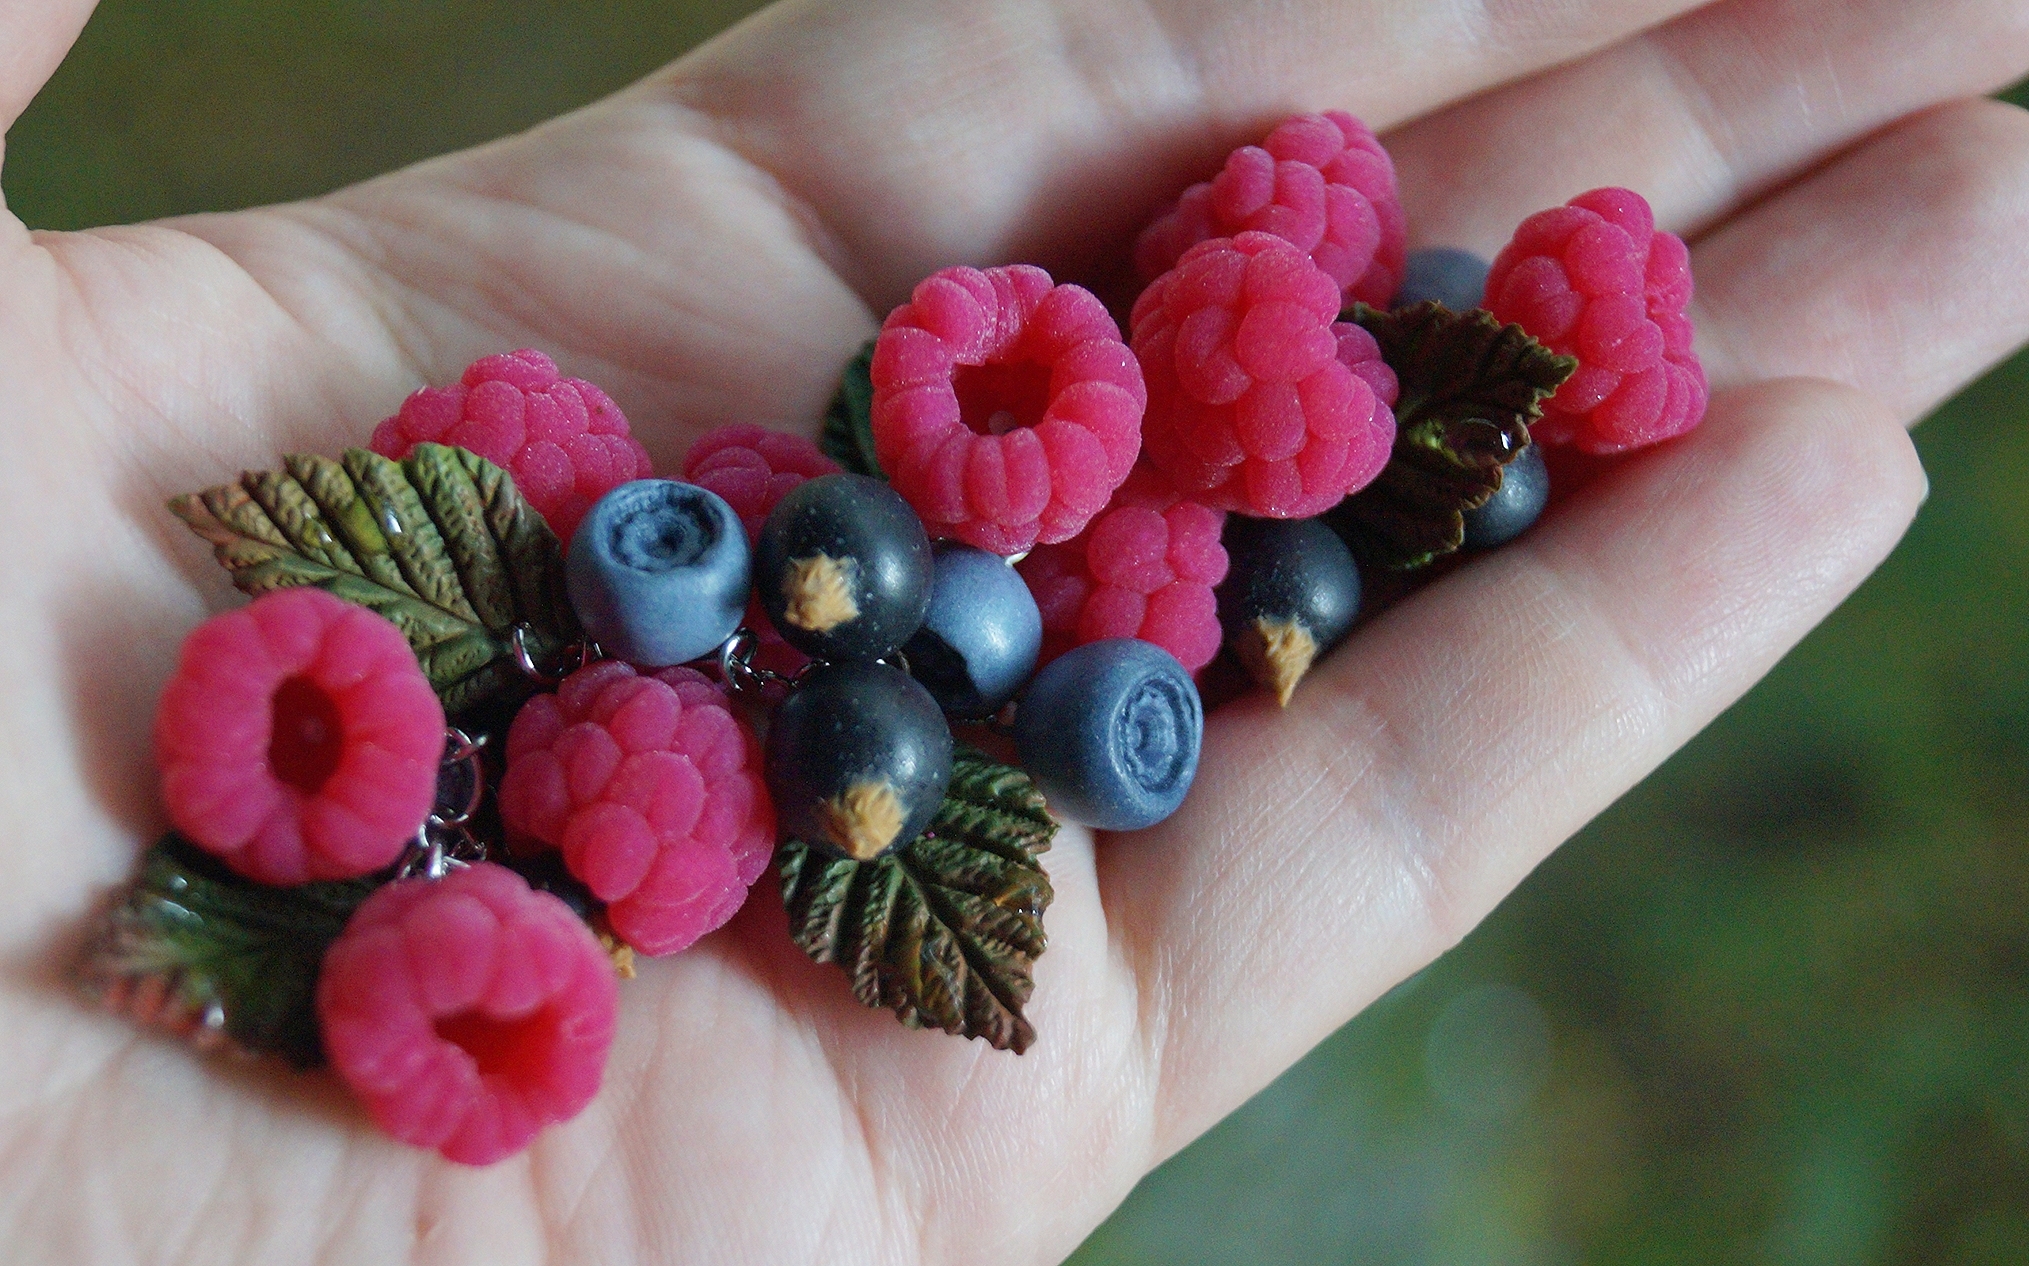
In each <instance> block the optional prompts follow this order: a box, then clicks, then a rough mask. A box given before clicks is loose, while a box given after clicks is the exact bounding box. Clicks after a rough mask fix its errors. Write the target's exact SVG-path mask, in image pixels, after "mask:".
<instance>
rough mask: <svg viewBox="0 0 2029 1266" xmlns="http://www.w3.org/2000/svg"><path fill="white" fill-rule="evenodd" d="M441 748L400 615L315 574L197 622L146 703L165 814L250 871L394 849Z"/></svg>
mask: <svg viewBox="0 0 2029 1266" xmlns="http://www.w3.org/2000/svg"><path fill="white" fill-rule="evenodd" d="M443 751H444V708H443V705H442V704H440V703H439V702H438V701H437V694H436V692H435V691H434V690H432V689H431V688H430V683H429V679H428V678H426V677H424V676H423V670H422V668H421V667H420V666H418V664H417V663H416V656H415V652H414V651H412V650H410V649H409V644H408V641H407V640H406V639H405V638H403V636H402V633H401V630H400V629H397V628H396V627H395V626H394V625H392V624H390V623H388V622H387V621H386V620H385V619H382V618H381V617H380V616H378V615H376V614H374V613H373V612H371V611H369V610H367V609H366V608H364V607H359V606H354V605H353V604H352V603H349V602H345V601H342V600H340V599H338V598H334V597H332V596H331V595H330V594H328V593H325V592H324V591H323V590H322V589H283V590H279V591H277V592H274V593H269V594H265V595H263V596H262V597H260V598H257V599H255V600H254V602H253V603H252V605H250V606H247V607H243V608H241V609H240V610H238V611H229V612H227V613H225V614H224V615H218V616H213V617H212V618H211V619H209V620H207V621H205V622H204V623H203V624H200V625H199V626H197V628H196V629H195V630H193V631H192V632H191V634H190V636H189V638H187V639H186V640H185V641H184V643H183V651H182V654H181V655H180V657H179V659H178V662H177V666H176V673H175V675H174V676H172V677H171V678H170V680H169V685H168V686H167V688H166V689H164V690H163V692H162V702H161V705H160V707H159V709H158V710H157V712H156V714H155V753H156V759H157V760H158V761H159V762H160V764H161V767H162V798H163V801H164V802H165V804H166V805H167V807H168V810H169V820H170V822H171V823H173V824H174V825H175V827H176V829H177V830H178V831H181V832H182V833H183V834H184V835H185V836H187V837H189V839H190V840H191V841H192V842H193V843H195V844H197V845H198V846H200V847H202V848H204V849H205V850H206V851H208V852H211V853H214V854H216V855H217V856H218V857H219V858H221V859H222V860H223V861H224V862H225V863H226V864H227V865H228V866H231V867H232V868H233V869H234V870H236V871H238V872H239V873H240V874H242V875H245V876H247V877H248V878H249V879H253V880H255V881H257V882H260V883H264V884H278V885H279V884H300V883H303V882H305V881H307V880H312V879H345V878H350V877H352V876H356V875H365V874H369V873H371V872H373V871H376V870H379V869H380V868H381V867H383V866H386V865H388V864H389V863H391V862H393V861H394V860H395V858H396V857H397V856H398V855H400V853H401V851H402V847H403V845H405V844H406V843H407V842H408V841H409V839H410V838H411V837H412V836H414V835H415V833H416V830H417V828H418V827H420V826H421V825H422V824H423V817H424V815H425V814H427V813H428V812H429V811H430V806H431V804H432V803H433V802H434V800H435V798H436V793H437V766H438V763H439V761H440V759H441V757H442V755H443Z"/></svg>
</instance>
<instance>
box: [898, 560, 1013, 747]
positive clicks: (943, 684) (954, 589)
mask: <svg viewBox="0 0 2029 1266" xmlns="http://www.w3.org/2000/svg"><path fill="white" fill-rule="evenodd" d="M932 553H933V555H934V556H935V559H936V564H935V566H936V577H935V579H934V580H933V581H932V582H931V585H930V610H929V613H928V614H927V615H925V616H924V617H923V627H922V628H920V629H918V630H916V635H915V636H914V637H912V638H910V639H909V641H908V644H907V645H905V646H904V647H903V648H902V653H903V654H904V655H906V656H908V657H909V671H910V672H911V673H913V674H914V675H915V678H916V680H917V681H920V682H922V683H923V685H924V686H926V687H927V688H928V689H929V691H930V693H931V695H932V696H934V697H935V698H936V700H937V703H938V706H940V707H942V708H943V709H944V711H946V712H948V713H950V714H951V715H952V716H955V717H962V718H965V719H967V720H978V719H980V718H982V717H989V716H992V715H993V714H994V713H995V712H998V711H999V710H1000V707H1001V705H1002V704H1004V703H1006V702H1007V701H1008V700H1010V699H1012V698H1014V696H1015V692H1016V691H1017V690H1020V689H1021V688H1022V683H1024V682H1026V681H1027V680H1028V679H1029V674H1030V673H1032V672H1034V671H1035V670H1036V656H1037V654H1038V653H1039V652H1040V651H1041V650H1042V645H1043V617H1042V613H1041V612H1040V611H1038V610H1037V609H1036V600H1035V598H1033V597H1032V596H1030V594H1029V587H1028V586H1027V585H1026V584H1024V583H1022V578H1021V575H1020V573H1018V572H1016V571H1015V569H1014V568H1013V567H1010V566H1009V565H1008V562H1007V560H1006V559H1005V558H1002V557H1001V556H1000V555H998V554H990V553H988V552H987V551H985V550H983V549H974V548H973V547H972V546H970V545H960V544H958V543H957V542H956V541H939V542H937V544H936V545H935V546H934V547H933V548H932Z"/></svg>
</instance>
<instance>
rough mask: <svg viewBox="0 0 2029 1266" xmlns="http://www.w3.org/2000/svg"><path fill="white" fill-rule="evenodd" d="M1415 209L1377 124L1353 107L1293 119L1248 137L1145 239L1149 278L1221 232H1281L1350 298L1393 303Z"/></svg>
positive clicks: (1139, 256)
mask: <svg viewBox="0 0 2029 1266" xmlns="http://www.w3.org/2000/svg"><path fill="white" fill-rule="evenodd" d="M1408 224H1409V221H1408V217H1407V216H1406V215H1404V214H1403V211H1402V199H1401V197H1400V196H1399V195H1398V194H1397V192H1396V189H1395V163H1394V160H1392V159H1390V158H1389V157H1388V151H1387V150H1385V149H1383V148H1382V147H1381V142H1380V141H1378V140H1376V139H1375V138H1374V134H1373V133H1372V132H1371V131H1369V130H1368V129H1367V125H1366V124H1364V123H1362V122H1360V121H1359V120H1358V119H1356V118H1354V117H1353V116H1352V115H1350V114H1347V113H1346V112H1345V111H1344V110H1327V111H1325V112H1324V113H1323V114H1299V115H1297V116H1296V117H1294V118H1291V119H1285V120H1283V122H1282V123H1281V124H1279V125H1278V126H1277V127H1276V129H1275V130H1274V131H1273V132H1270V133H1269V134H1268V138H1267V139H1266V140H1264V141H1262V142H1261V144H1259V145H1243V146H1241V147H1240V148H1239V149H1236V150H1234V151H1233V152H1232V154H1231V155H1229V156H1228V157H1227V159H1226V166H1225V168H1224V169H1223V170H1221V171H1220V172H1219V174H1218V175H1217V176H1215V177H1213V178H1212V179H1211V180H1209V181H1206V182H1204V183H1202V184H1196V185H1192V186H1191V187H1190V188H1189V189H1186V190H1185V191H1184V194H1183V197H1181V198H1179V199H1178V200H1177V203H1176V205H1175V206H1173V207H1171V208H1170V209H1169V210H1167V211H1165V212H1164V213H1163V214H1162V215H1160V216H1158V217H1157V218H1156V221H1155V223H1153V224H1151V225H1149V226H1148V228H1147V229H1146V230H1144V231H1143V232H1142V235H1141V239H1140V240H1139V241H1138V242H1136V243H1135V248H1134V263H1135V267H1136V268H1137V269H1139V270H1140V272H1141V278H1142V280H1143V281H1153V280H1155V279H1156V278H1157V277H1159V276H1161V275H1162V274H1163V273H1165V272H1167V271H1169V270H1170V269H1171V268H1173V267H1175V266H1176V263H1177V261H1178V260H1179V259H1181V258H1183V254H1184V252H1185V251H1187V250H1189V249H1190V248H1191V247H1193V246H1195V245H1197V244H1198V243H1199V242H1202V241H1205V240H1206V239H1208V238H1214V237H1237V236H1239V235H1240V234H1241V233H1245V232H1248V231H1250V230H1251V231H1257V232H1263V233H1273V234H1275V235H1276V236H1277V237H1279V238H1282V239H1283V240H1284V241H1286V242H1289V243H1290V244H1291V245H1293V246H1295V247H1296V248H1297V249H1298V250H1300V251H1303V252H1305V253H1306V254H1308V255H1309V256H1310V258H1311V261H1312V262H1313V263H1315V264H1316V265H1317V266H1318V267H1319V268H1322V269H1323V270H1324V271H1325V273H1326V274H1327V275H1329V276H1330V277H1331V279H1332V280H1333V281H1335V282H1337V283H1338V286H1339V289H1340V290H1341V291H1342V292H1343V294H1344V298H1345V302H1346V303H1351V302H1352V301H1354V300H1358V301H1360V302H1362V303H1369V304H1372V305H1373V306H1375V307H1377V308H1385V307H1387V306H1388V304H1389V302H1390V301H1391V300H1393V298H1394V297H1395V291H1396V290H1397V289H1398V288H1399V287H1400V286H1401V284H1402V276H1403V272H1404V269H1405V266H1406V263H1407V260H1408V254H1409V246H1408V242H1409V229H1408Z"/></svg>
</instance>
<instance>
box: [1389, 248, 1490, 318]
mask: <svg viewBox="0 0 2029 1266" xmlns="http://www.w3.org/2000/svg"><path fill="white" fill-rule="evenodd" d="M1488 269H1489V265H1488V264H1487V261H1486V260H1484V259H1481V258H1480V257H1479V256H1477V255H1475V254H1473V253H1472V252H1471V251H1461V250H1455V249H1453V248H1452V247H1449V246H1439V247H1434V248H1432V249H1430V250H1422V251H1411V252H1409V262H1408V264H1407V266H1406V267H1405V268H1404V270H1403V277H1402V288H1401V289H1400V290H1398V291H1396V292H1395V306H1396V307H1398V308H1413V307H1415V306H1416V305H1417V304H1419V303H1428V302H1429V301H1430V300H1432V299H1435V300H1436V301H1437V302H1439V303H1441V304H1443V305H1444V306H1445V307H1447V308H1450V309H1451V310H1452V311H1453V312H1470V311H1471V310H1472V309H1474V308H1478V307H1484V306H1485V304H1486V294H1487V272H1488Z"/></svg>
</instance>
